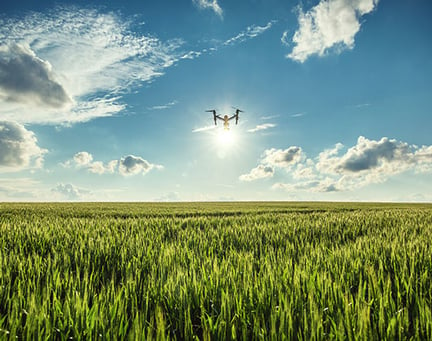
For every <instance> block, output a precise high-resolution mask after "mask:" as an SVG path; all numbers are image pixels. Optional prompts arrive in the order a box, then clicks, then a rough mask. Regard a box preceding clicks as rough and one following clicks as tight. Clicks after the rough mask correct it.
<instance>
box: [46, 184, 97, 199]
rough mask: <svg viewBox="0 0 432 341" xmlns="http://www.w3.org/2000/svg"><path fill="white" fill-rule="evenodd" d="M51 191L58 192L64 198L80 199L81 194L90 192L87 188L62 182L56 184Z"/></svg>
mask: <svg viewBox="0 0 432 341" xmlns="http://www.w3.org/2000/svg"><path fill="white" fill-rule="evenodd" d="M51 191H52V192H54V193H58V194H60V195H61V196H62V197H63V198H65V199H66V200H81V199H82V198H83V196H85V195H87V194H89V193H90V191H89V190H86V189H83V188H79V187H76V186H74V185H72V184H63V183H60V184H58V185H57V186H56V187H55V188H53V189H52V190H51Z"/></svg>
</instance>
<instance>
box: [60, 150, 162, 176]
mask: <svg viewBox="0 0 432 341" xmlns="http://www.w3.org/2000/svg"><path fill="white" fill-rule="evenodd" d="M62 165H63V166H64V167H66V168H69V167H72V166H75V167H76V168H84V169H86V170H87V171H89V172H90V173H94V174H112V173H118V174H120V175H123V176H129V175H135V174H139V173H142V174H146V173H148V172H149V171H150V170H152V169H159V170H160V169H163V166H161V165H157V164H152V163H150V162H148V161H147V160H144V159H143V158H142V157H140V156H134V155H127V156H124V157H122V158H120V160H111V161H108V162H107V163H103V162H102V161H93V155H91V154H90V153H89V152H86V151H82V152H79V153H76V154H75V155H74V157H73V158H72V160H68V161H66V162H65V163H63V164H62Z"/></svg>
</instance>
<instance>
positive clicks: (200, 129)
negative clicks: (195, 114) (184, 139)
mask: <svg viewBox="0 0 432 341" xmlns="http://www.w3.org/2000/svg"><path fill="white" fill-rule="evenodd" d="M215 128H216V126H215V125H214V124H213V125H210V126H204V127H199V128H195V129H193V130H192V132H193V133H199V132H201V131H207V130H213V129H215Z"/></svg>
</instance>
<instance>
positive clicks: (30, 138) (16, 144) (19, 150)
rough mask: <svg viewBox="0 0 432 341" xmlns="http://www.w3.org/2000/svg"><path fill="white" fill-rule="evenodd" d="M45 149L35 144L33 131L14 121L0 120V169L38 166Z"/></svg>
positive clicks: (14, 169)
mask: <svg viewBox="0 0 432 341" xmlns="http://www.w3.org/2000/svg"><path fill="white" fill-rule="evenodd" d="M46 152H47V150H46V149H43V148H40V147H39V146H38V145H37V139H36V137H35V135H34V133H33V132H32V131H30V130H27V129H26V128H25V127H24V126H23V125H21V124H19V123H15V122H5V121H0V170H1V171H17V170H22V169H25V168H40V167H42V163H43V156H44V154H45V153H46Z"/></svg>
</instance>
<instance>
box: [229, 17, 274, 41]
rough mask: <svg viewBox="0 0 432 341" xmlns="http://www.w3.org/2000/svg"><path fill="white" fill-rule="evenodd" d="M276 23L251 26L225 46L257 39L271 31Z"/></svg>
mask: <svg viewBox="0 0 432 341" xmlns="http://www.w3.org/2000/svg"><path fill="white" fill-rule="evenodd" d="M275 22H276V21H275V20H272V21H269V22H268V23H267V25H265V26H258V25H251V26H249V27H247V28H246V30H245V31H242V32H240V33H239V34H237V35H236V36H234V37H232V38H229V39H228V40H226V41H225V42H224V43H223V44H224V45H225V46H229V45H234V44H238V43H241V42H244V41H246V40H249V39H252V38H255V37H257V36H259V35H261V34H263V33H264V32H265V31H267V30H268V29H270V28H271V27H272V26H273V24H274V23H275Z"/></svg>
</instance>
